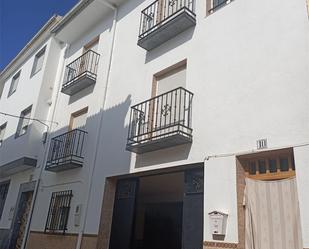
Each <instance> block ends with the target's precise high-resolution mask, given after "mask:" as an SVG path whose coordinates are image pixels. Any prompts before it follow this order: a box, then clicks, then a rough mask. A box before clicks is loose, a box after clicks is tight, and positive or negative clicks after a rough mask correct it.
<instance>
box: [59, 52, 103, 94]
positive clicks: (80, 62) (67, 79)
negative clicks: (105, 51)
mask: <svg viewBox="0 0 309 249" xmlns="http://www.w3.org/2000/svg"><path fill="white" fill-rule="evenodd" d="M99 58H100V55H99V54H98V53H96V52H94V51H92V50H88V51H87V52H86V53H84V54H83V55H82V56H80V57H78V58H77V59H76V60H74V61H73V62H71V63H70V64H69V65H67V66H66V70H65V76H64V83H63V88H66V87H68V86H69V85H71V84H73V83H74V82H75V81H76V80H77V79H79V78H81V77H83V76H88V77H90V78H92V79H94V80H95V79H96V77H97V70H98V63H99Z"/></svg>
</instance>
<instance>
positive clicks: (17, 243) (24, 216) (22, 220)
mask: <svg viewBox="0 0 309 249" xmlns="http://www.w3.org/2000/svg"><path fill="white" fill-rule="evenodd" d="M32 198H33V191H27V192H22V193H21V196H20V199H19V202H18V205H17V211H16V216H15V219H14V225H13V230H12V237H11V241H10V246H9V249H21V248H22V244H23V240H24V236H25V232H26V227H27V222H28V217H29V214H30V210H31V203H32Z"/></svg>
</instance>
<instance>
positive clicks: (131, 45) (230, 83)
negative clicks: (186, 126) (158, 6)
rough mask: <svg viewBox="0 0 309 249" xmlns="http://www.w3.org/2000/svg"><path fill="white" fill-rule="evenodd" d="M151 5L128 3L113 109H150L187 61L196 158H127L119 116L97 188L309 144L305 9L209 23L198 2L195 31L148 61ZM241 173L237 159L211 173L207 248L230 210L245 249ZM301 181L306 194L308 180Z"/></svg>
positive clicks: (289, 5) (177, 150) (256, 10)
mask: <svg viewBox="0 0 309 249" xmlns="http://www.w3.org/2000/svg"><path fill="white" fill-rule="evenodd" d="M150 3H151V1H128V2H127V3H126V4H124V5H123V6H121V8H120V9H119V17H118V20H119V21H118V24H117V32H116V37H117V39H116V43H115V50H114V55H113V65H112V71H111V79H110V82H111V84H110V87H109V91H108V96H107V106H106V109H107V111H110V112H112V111H113V108H115V107H117V106H120V105H122V104H123V103H125V100H126V99H127V98H128V97H129V99H130V102H131V105H133V104H136V103H139V102H141V101H144V100H146V99H149V98H150V96H151V84H152V77H153V75H154V74H155V73H157V72H159V71H161V70H162V69H164V68H167V67H169V66H171V65H173V64H175V63H177V62H179V61H181V60H183V59H185V58H187V61H188V64H187V82H186V88H187V89H188V90H190V91H192V92H193V93H194V99H193V120H192V122H193V143H192V146H191V148H190V147H188V146H179V147H174V148H171V149H166V150H162V151H157V152H151V153H146V154H143V155H138V156H137V155H135V154H130V153H128V152H126V151H125V143H126V137H127V133H126V131H127V126H128V121H129V112H125V113H124V116H123V117H122V118H121V117H119V116H117V117H116V115H120V112H119V113H118V114H116V109H115V115H112V114H110V115H109V116H108V118H106V119H105V120H104V121H103V122H104V123H103V128H102V133H101V134H100V137H101V144H100V149H99V150H100V151H101V153H100V154H99V159H98V160H97V161H98V162H100V165H99V166H98V167H97V171H96V172H97V173H96V174H95V178H94V182H99V181H102V175H116V174H119V173H122V174H124V173H127V172H138V171H144V170H150V169H156V168H161V167H169V166H177V165H181V164H187V163H194V162H202V161H203V159H204V158H205V156H207V155H213V154H221V153H230V152H242V151H249V150H252V149H255V148H256V140H257V139H261V138H267V139H268V146H269V148H276V147H289V146H293V145H294V144H299V143H304V142H308V141H309V130H308V129H307V127H308V123H309V115H308V112H307V108H305V106H308V104H309V103H308V102H309V101H308V97H307V96H308V94H309V86H308V81H309V75H308V66H309V56H308V55H309V40H308V39H309V36H308V35H309V33H308V16H307V13H306V5H305V2H304V1H301V0H297V1H288V0H284V1H279V0H275V1H271V2H269V1H266V0H262V1H254V0H246V1H245V0H235V1H234V2H233V3H231V4H230V5H228V6H225V7H224V8H222V9H220V10H219V11H217V12H216V13H214V14H212V15H210V16H208V17H205V14H206V13H205V11H206V6H205V1H197V2H196V14H197V25H196V27H195V29H190V30H187V31H186V32H184V33H182V34H180V35H178V36H177V37H175V38H173V39H172V40H170V41H168V42H166V43H165V44H163V45H162V46H160V47H158V48H156V49H154V50H153V51H150V52H148V53H146V51H145V50H143V49H141V48H139V47H138V46H137V45H136V41H137V36H138V25H139V17H140V11H141V10H142V9H143V8H145V7H146V6H148V5H149V4H150ZM278 6H280V8H278ZM124 41H125V42H124ZM124 119H125V122H124V123H119V122H121V121H123V120H124ZM117 122H118V123H117ZM235 166H236V165H235V160H234V159H233V158H225V159H213V160H212V161H211V162H210V161H209V162H207V163H206V166H205V181H206V182H205V232H204V239H205V240H211V236H210V233H209V231H208V227H209V226H208V218H207V215H206V214H208V212H210V211H212V210H213V209H221V210H223V211H226V212H228V213H229V220H228V226H227V235H226V241H227V242H237V241H238V235H237V209H236V208H237V207H236V174H235ZM296 167H297V164H296ZM298 181H300V183H299V184H301V185H303V183H301V182H302V181H303V179H298ZM218 190H220V193H218ZM92 195H93V197H92V198H91V200H94V199H95V198H97V191H93V194H92ZM300 198H302V199H303V200H302V202H303V203H308V202H309V200H308V198H305V197H302V196H300ZM93 205H97V203H96V202H94V204H93ZM303 205H305V204H303ZM91 210H96V209H95V208H92V209H91ZM93 213H94V212H91V215H89V216H92V214H93ZM89 224H90V222H89ZM304 246H307V247H308V244H305V245H304Z"/></svg>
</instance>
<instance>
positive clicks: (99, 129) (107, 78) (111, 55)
mask: <svg viewBox="0 0 309 249" xmlns="http://www.w3.org/2000/svg"><path fill="white" fill-rule="evenodd" d="M98 1H99V2H100V3H102V4H104V5H105V6H107V7H109V8H111V9H112V10H113V11H114V17H113V26H112V29H113V30H112V42H111V48H110V52H109V62H108V68H107V75H106V81H105V89H104V94H103V101H102V109H101V110H102V114H101V117H100V122H99V128H98V133H97V134H98V136H97V137H96V143H95V144H96V146H95V154H94V162H93V165H92V167H91V169H90V170H91V171H90V174H89V178H88V188H87V194H86V199H85V204H84V205H85V212H84V215H83V216H82V222H81V228H80V231H79V233H78V238H77V243H76V249H80V248H81V243H82V238H83V234H84V230H85V226H86V218H87V213H88V207H89V199H90V195H91V189H92V178H93V175H94V171H95V166H96V163H97V156H98V152H99V150H98V147H99V142H100V138H99V135H100V134H101V129H102V128H101V127H102V123H103V111H104V109H105V103H106V96H107V89H108V84H109V78H110V71H111V66H112V57H113V50H114V44H115V33H116V24H117V16H118V9H117V7H116V6H114V5H112V4H110V3H108V2H106V1H105V0H98Z"/></svg>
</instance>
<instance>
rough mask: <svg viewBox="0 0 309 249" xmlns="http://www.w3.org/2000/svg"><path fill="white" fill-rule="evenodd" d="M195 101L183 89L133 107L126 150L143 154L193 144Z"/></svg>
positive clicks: (191, 94) (180, 88)
mask: <svg viewBox="0 0 309 249" xmlns="http://www.w3.org/2000/svg"><path fill="white" fill-rule="evenodd" d="M192 99H193V93H191V92H189V91H188V90H186V89H184V88H182V87H179V88H176V89H174V90H172V91H169V92H166V93H164V94H161V95H158V96H156V97H154V98H151V99H149V100H146V101H144V102H142V103H140V104H137V105H134V106H132V107H131V114H130V126H129V133H128V140H127V146H126V149H127V150H128V151H132V152H135V153H137V154H141V153H145V152H150V151H155V150H160V149H164V148H168V147H172V146H176V145H181V144H186V143H191V142H192V128H191V114H192Z"/></svg>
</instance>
